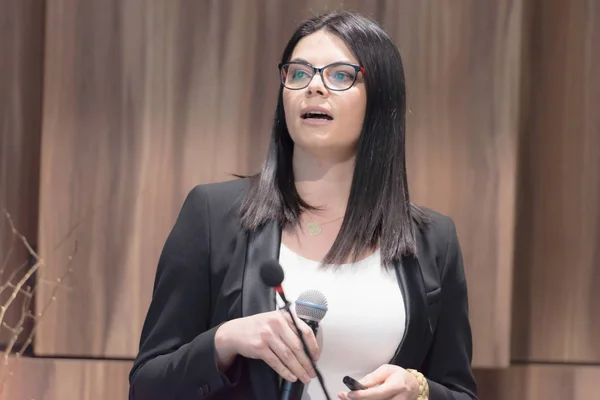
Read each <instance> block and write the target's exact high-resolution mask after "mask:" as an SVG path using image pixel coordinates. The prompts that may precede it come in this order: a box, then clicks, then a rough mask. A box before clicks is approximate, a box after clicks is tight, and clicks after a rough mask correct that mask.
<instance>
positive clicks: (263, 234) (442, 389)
mask: <svg viewBox="0 0 600 400" xmlns="http://www.w3.org/2000/svg"><path fill="white" fill-rule="evenodd" d="M247 184H248V182H247V180H246V179H239V180H235V181H230V182H222V183H214V184H207V185H199V186H197V187H195V188H194V189H193V190H192V191H191V192H190V193H189V195H188V196H187V198H186V200H185V202H184V204H183V207H182V209H181V212H180V214H179V216H178V218H177V221H176V223H175V225H174V227H173V229H172V231H171V233H170V234H169V237H168V239H167V241H166V243H165V246H164V248H163V251H162V253H161V256H160V259H159V262H158V268H157V271H156V279H155V283H154V287H153V296H152V301H151V303H150V307H149V309H148V313H147V316H146V319H145V322H144V326H143V329H142V333H141V340H140V349H139V354H138V356H137V358H136V360H135V362H134V364H133V368H132V370H131V373H130V376H129V379H130V392H129V399H130V400H167V399H169V400H175V399H185V400H188V399H189V400H192V399H194V400H199V399H212V400H225V399H227V400H237V399H245V400H246V399H247V400H277V398H278V386H279V383H278V382H279V378H278V375H277V374H276V373H275V372H274V371H273V370H272V369H271V368H270V367H269V366H268V365H267V364H266V363H264V362H263V361H261V360H253V359H246V358H243V357H238V358H237V359H236V361H235V362H234V364H233V366H232V367H231V368H230V369H229V370H228V372H227V373H226V374H221V373H220V372H219V370H218V368H217V365H216V361H215V351H214V337H215V332H216V330H217V328H218V327H219V325H220V324H222V323H223V322H225V321H228V320H231V319H234V318H240V317H244V316H249V315H253V314H257V313H262V312H266V311H271V310H275V308H276V306H275V305H276V301H275V293H274V291H273V290H272V289H270V288H268V287H266V286H265V285H264V284H263V283H262V281H261V278H260V275H259V268H258V266H259V265H261V263H262V262H263V261H265V260H267V259H271V258H278V256H279V245H280V241H281V230H280V227H279V226H278V224H275V223H272V224H268V225H267V226H265V227H264V228H263V229H261V230H260V231H258V232H251V233H246V232H244V231H242V230H241V229H240V226H239V217H238V212H237V211H238V208H239V205H240V203H241V199H242V196H243V194H244V191H245V189H246V188H247ZM396 275H397V277H398V284H399V290H401V291H402V293H403V296H404V303H405V307H406V310H405V311H406V329H405V332H406V333H405V336H404V337H403V338H398V343H399V347H398V349H397V351H396V354H395V356H394V358H393V359H392V360H390V364H396V365H399V366H401V367H403V368H414V369H417V370H419V371H421V372H422V373H423V374H424V375H425V376H426V377H427V379H428V380H429V386H430V399H431V400H444V399H476V384H475V380H474V377H473V374H472V371H471V366H470V364H471V348H472V343H471V328H470V324H469V318H468V309H467V287H466V281H465V274H464V268H463V263H462V257H461V252H460V248H459V244H458V239H457V234H456V230H455V226H454V223H453V222H452V220H451V219H450V218H448V217H445V216H442V215H440V214H437V213H434V214H433V221H432V223H431V224H430V225H429V227H428V228H427V229H426V230H424V231H421V232H419V235H418V256H417V257H416V258H414V257H406V258H404V259H403V260H402V263H397V265H396ZM333 396H335V394H333Z"/></svg>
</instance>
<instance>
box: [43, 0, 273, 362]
mask: <svg viewBox="0 0 600 400" xmlns="http://www.w3.org/2000/svg"><path fill="white" fill-rule="evenodd" d="M234 4H235V6H233V5H234ZM270 12H273V11H272V10H271V11H268V10H266V9H265V8H264V7H256V2H251V1H248V2H238V1H233V2H232V1H230V2H226V1H162V0H151V1H146V0H135V1H126V2H123V1H119V0H107V1H101V2H89V1H85V0H50V1H48V11H47V21H48V30H47V46H46V49H47V55H46V85H45V96H44V122H43V150H42V161H41V163H42V168H41V174H42V178H41V180H42V184H41V195H40V201H41V209H40V251H41V253H42V254H43V255H44V257H45V258H46V259H47V260H49V261H52V262H54V263H60V262H62V261H63V260H66V259H67V257H68V256H69V254H70V252H71V251H72V249H73V246H74V242H75V241H77V242H78V254H77V256H76V259H75V262H74V264H73V269H74V272H73V276H72V279H71V280H70V287H71V290H70V292H69V293H68V295H67V296H62V297H60V298H58V299H57V302H56V305H57V306H56V307H54V308H53V310H51V312H52V313H51V314H50V315H48V317H47V318H46V319H45V320H44V321H43V323H42V325H41V326H40V329H39V333H40V334H39V335H38V336H37V339H36V349H35V350H36V352H37V353H38V354H49V355H53V354H61V355H80V356H107V357H133V356H134V355H135V354H136V352H137V345H138V341H139V333H140V330H141V326H142V322H143V318H144V316H145V313H146V310H147V306H148V304H149V301H150V294H151V290H152V282H153V279H154V273H155V270H156V263H157V260H158V256H159V253H160V250H161V248H162V246H163V244H164V241H165V239H166V237H167V235H168V232H169V230H170V229H171V227H172V224H173V222H174V220H175V217H176V214H177V212H178V211H179V209H180V207H181V204H182V202H183V199H184V197H185V195H186V194H187V193H188V191H189V190H190V189H191V188H192V187H193V186H194V185H196V184H197V183H200V182H209V181H216V180H226V179H229V178H230V176H228V175H227V174H230V173H246V172H248V171H249V169H250V167H251V166H254V167H257V166H258V163H259V162H260V159H261V157H262V153H263V151H264V149H265V147H266V143H267V139H268V135H269V127H270V126H271V122H270V121H269V120H270V118H271V117H272V110H273V106H274V104H275V94H276V89H277V87H278V75H277V72H276V71H277V69H276V62H275V59H276V53H277V51H278V50H279V49H280V48H281V40H283V38H282V39H279V38H278V35H275V34H273V32H274V31H273V30H269V29H270V28H269V27H265V26H264V24H266V23H269V24H271V25H269V26H271V27H279V24H280V22H281V21H279V20H275V19H272V18H270V15H269V13H270ZM275 32H277V31H275ZM265 43H270V45H268V46H266V45H265ZM271 44H272V45H271ZM257 49H258V51H257ZM269 66H270V68H269ZM45 278H46V279H48V280H52V279H54V278H55V276H51V275H45ZM48 296H49V293H48V291H47V290H46V291H44V292H43V293H42V295H41V296H40V298H39V299H38V303H40V302H44V301H47V299H48Z"/></svg>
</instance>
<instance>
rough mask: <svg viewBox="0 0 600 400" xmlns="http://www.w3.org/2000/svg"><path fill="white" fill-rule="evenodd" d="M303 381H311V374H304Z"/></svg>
mask: <svg viewBox="0 0 600 400" xmlns="http://www.w3.org/2000/svg"><path fill="white" fill-rule="evenodd" d="M302 381H303V382H304V383H305V384H307V383H308V382H310V376H308V375H302Z"/></svg>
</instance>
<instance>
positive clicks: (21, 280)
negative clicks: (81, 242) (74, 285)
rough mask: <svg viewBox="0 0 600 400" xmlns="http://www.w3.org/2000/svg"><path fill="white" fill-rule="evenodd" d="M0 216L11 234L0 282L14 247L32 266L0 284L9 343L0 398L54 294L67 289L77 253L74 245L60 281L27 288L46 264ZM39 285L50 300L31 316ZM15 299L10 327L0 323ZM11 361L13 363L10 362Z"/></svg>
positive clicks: (1, 371)
mask: <svg viewBox="0 0 600 400" xmlns="http://www.w3.org/2000/svg"><path fill="white" fill-rule="evenodd" d="M4 215H5V218H6V220H7V221H8V224H9V227H10V230H11V232H12V240H11V243H10V247H9V249H8V251H7V254H6V256H5V257H4V261H3V263H2V266H1V268H0V278H2V277H3V275H4V273H5V272H6V271H7V268H8V265H9V262H10V259H11V257H12V255H13V253H14V252H15V247H16V245H17V244H18V243H20V244H22V245H23V246H24V247H25V249H27V252H28V253H29V255H30V257H31V259H32V262H33V264H32V262H31V261H25V262H23V263H22V264H21V265H20V266H19V267H18V268H16V269H15V270H14V271H12V273H11V274H10V276H9V277H8V279H6V281H4V282H3V283H2V284H0V295H1V294H3V293H5V292H7V293H8V299H7V300H5V301H4V302H3V303H2V304H0V329H4V330H6V331H8V332H9V333H10V339H9V341H8V343H7V344H6V348H5V350H4V352H3V362H2V364H1V365H0V394H1V393H2V392H3V389H4V386H5V384H6V381H7V379H8V378H10V377H11V376H12V375H13V369H14V364H15V363H16V362H18V360H19V359H20V358H21V357H22V356H23V354H24V352H25V351H26V349H27V348H28V347H29V345H30V344H31V342H32V341H33V338H34V335H35V332H36V329H37V327H38V325H39V322H40V321H41V319H42V318H43V316H44V314H45V313H46V311H47V310H48V308H49V307H50V305H51V304H52V303H54V302H55V301H56V295H57V293H58V290H59V289H65V288H67V289H68V287H66V286H64V284H63V282H64V281H65V280H66V279H67V278H68V276H69V275H70V274H71V273H72V272H73V269H72V267H71V265H72V262H73V259H74V256H75V254H76V253H77V242H75V248H74V250H73V252H72V254H71V255H70V256H69V257H68V260H67V261H68V262H67V267H66V269H65V271H64V272H63V274H62V276H61V277H60V278H58V279H56V280H55V281H50V282H49V281H47V280H44V279H36V280H35V282H34V283H33V284H32V285H29V284H28V283H29V282H31V281H32V277H34V274H36V273H37V272H38V271H39V270H42V269H44V268H47V266H46V263H45V262H44V260H43V259H42V258H40V257H39V256H38V254H37V253H36V252H35V251H34V250H33V248H32V247H31V245H30V244H29V242H28V241H27V238H26V237H25V236H24V235H22V234H21V233H20V232H19V231H18V230H17V229H16V226H15V224H14V221H13V219H12V217H11V215H10V214H9V213H8V212H7V211H6V210H4ZM41 284H50V285H52V292H51V297H50V300H49V301H48V302H47V303H46V304H45V305H43V306H42V307H41V310H38V311H37V312H35V311H34V309H35V307H34V301H33V300H34V298H35V294H36V292H37V289H38V288H39V287H40V285H41ZM18 296H21V297H22V299H23V301H22V304H21V310H20V314H19V318H18V320H17V321H16V322H15V323H14V324H12V325H11V324H9V323H7V322H6V321H5V320H4V319H5V317H6V313H7V311H8V310H9V308H10V307H11V306H13V303H14V302H15V299H16V298H17V297H18ZM29 321H30V322H31V329H30V330H29V333H28V335H27V337H26V338H25V340H24V341H23V342H22V343H21V344H20V345H18V344H17V343H18V340H19V338H20V336H21V335H22V333H23V332H24V331H25V326H26V325H27V322H29ZM15 348H16V351H15ZM11 356H12V357H11ZM11 358H12V359H13V361H12V362H11Z"/></svg>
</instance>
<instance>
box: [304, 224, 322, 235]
mask: <svg viewBox="0 0 600 400" xmlns="http://www.w3.org/2000/svg"><path fill="white" fill-rule="evenodd" d="M306 229H307V231H308V234H309V235H310V236H316V235H318V234H319V233H321V231H322V229H321V225H319V224H317V223H316V222H309V223H308V226H307V228H306Z"/></svg>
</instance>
